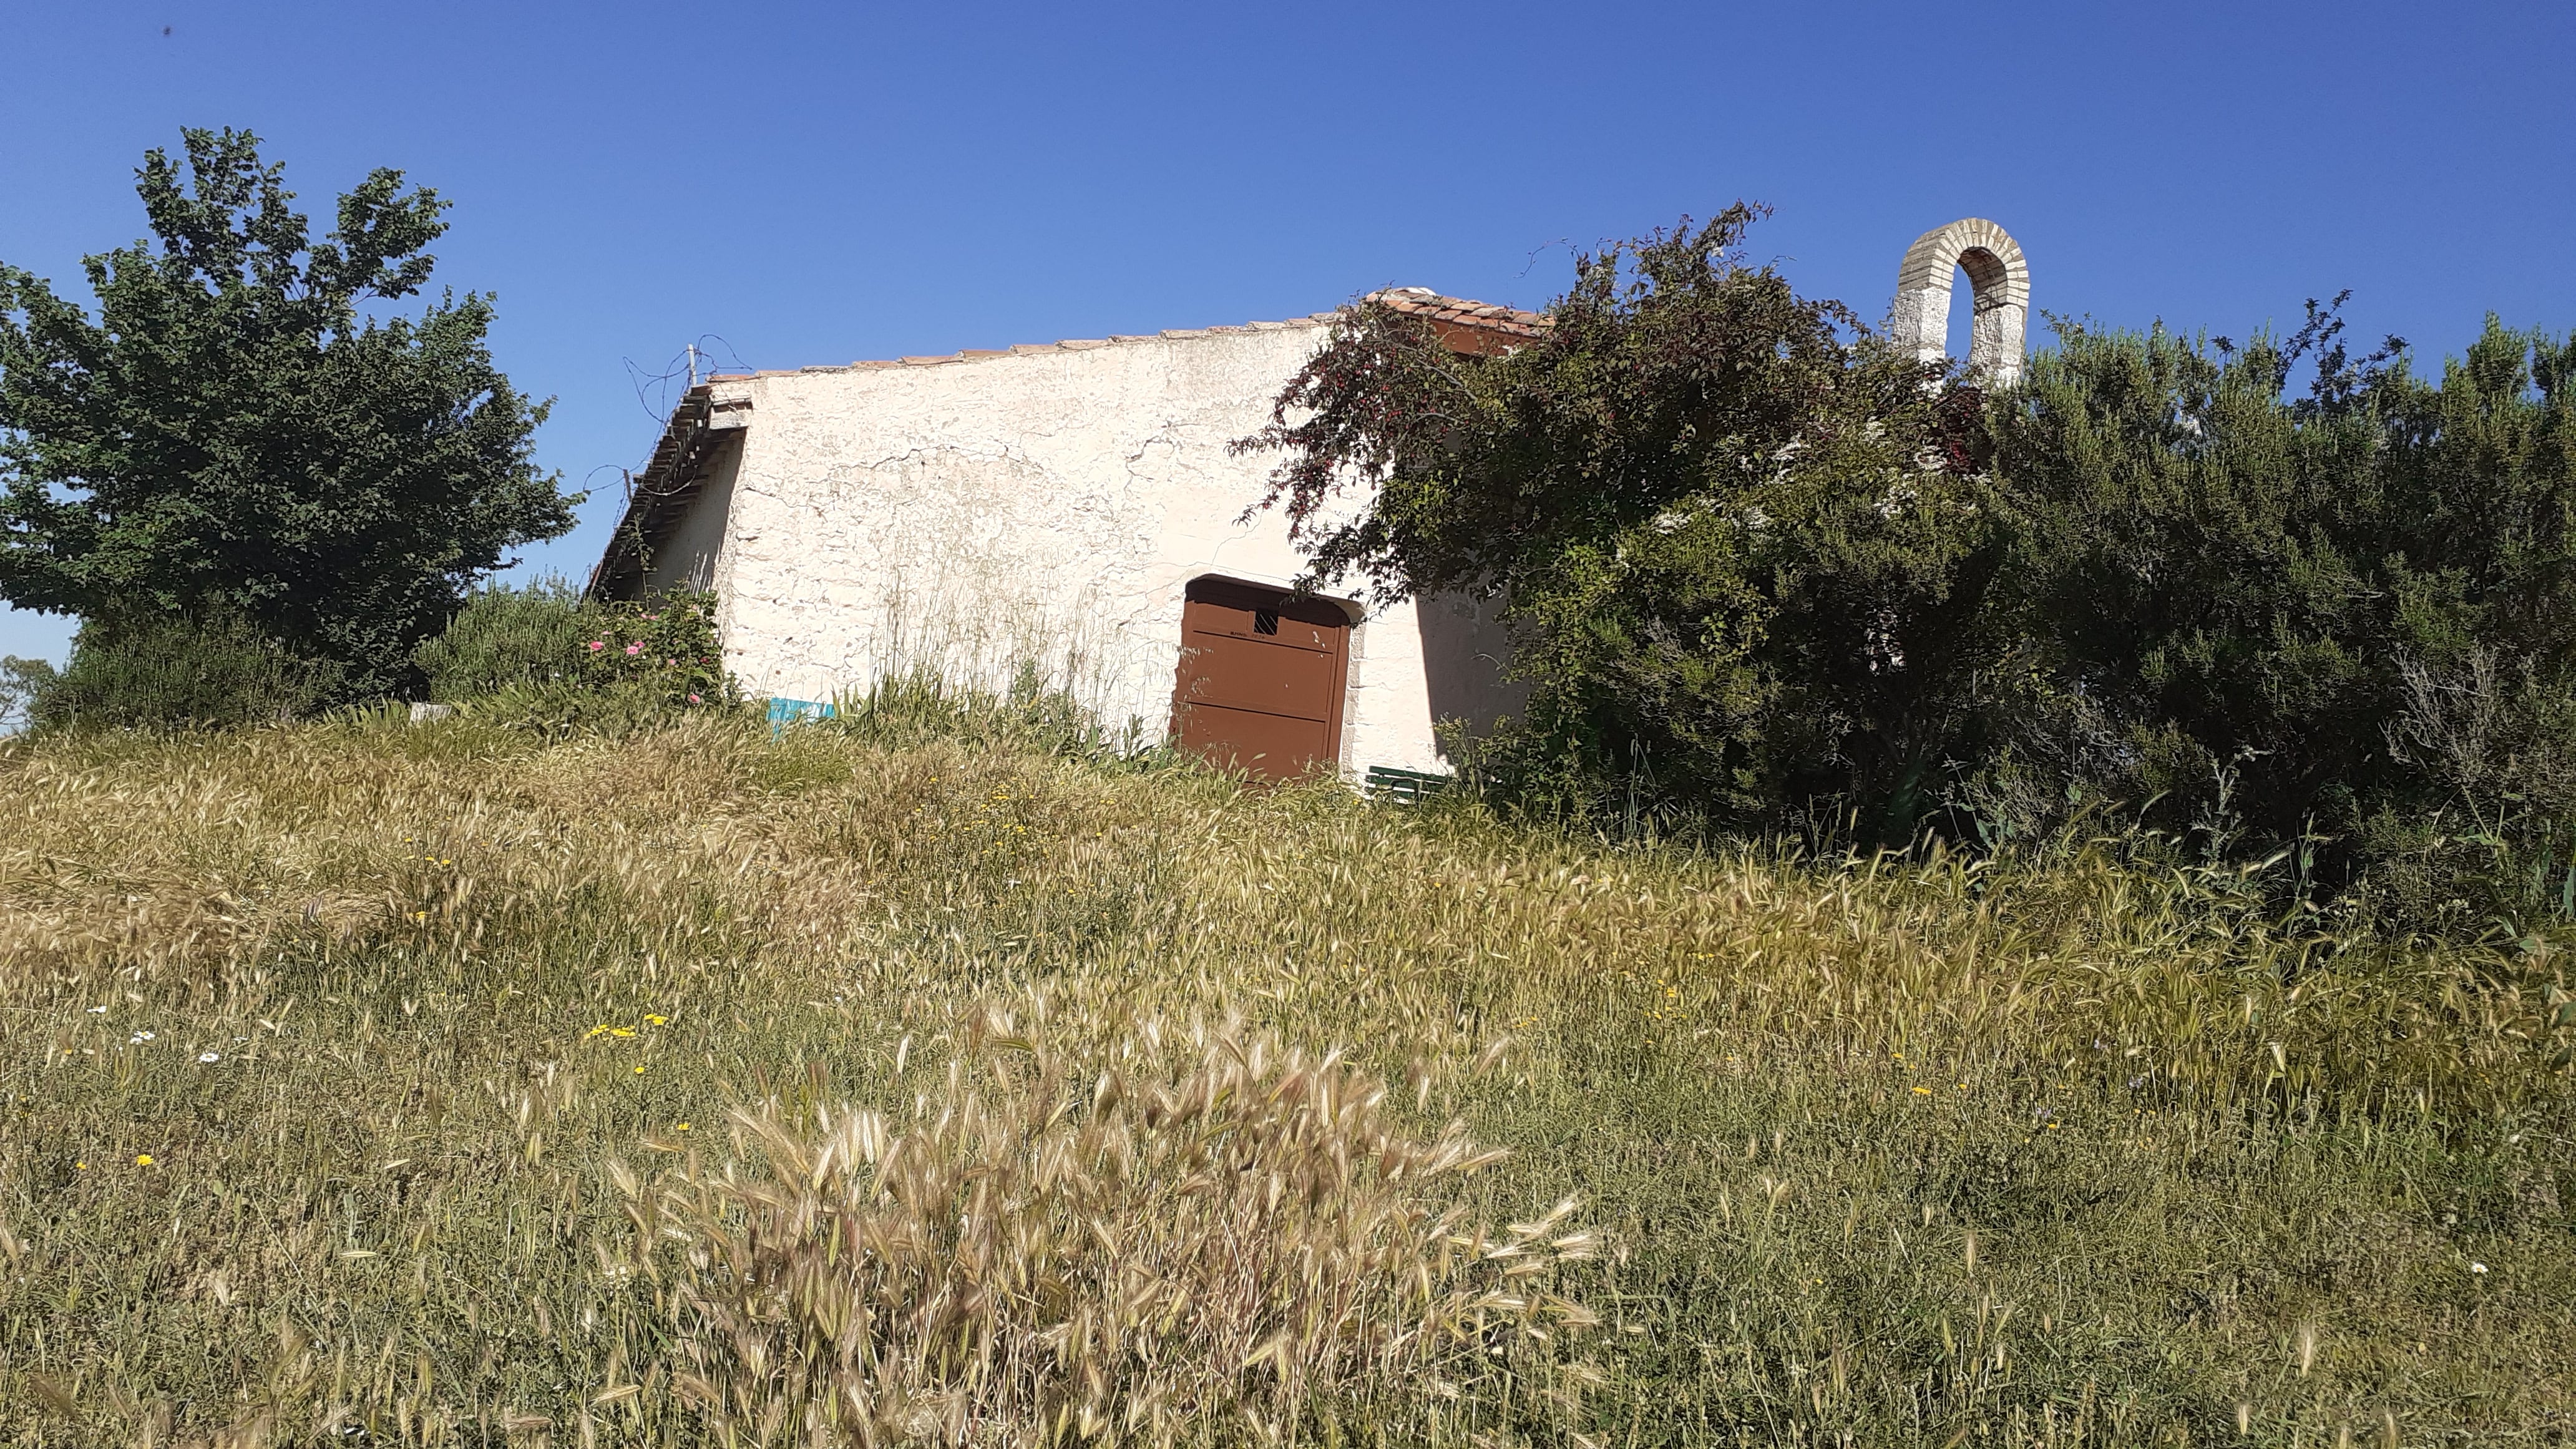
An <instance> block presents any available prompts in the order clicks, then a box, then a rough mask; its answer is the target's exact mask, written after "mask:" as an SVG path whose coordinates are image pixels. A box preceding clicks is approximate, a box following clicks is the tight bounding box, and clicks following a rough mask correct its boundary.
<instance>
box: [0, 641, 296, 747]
mask: <svg viewBox="0 0 2576 1449" xmlns="http://www.w3.org/2000/svg"><path fill="white" fill-rule="evenodd" d="M27 678H28V682H29V684H30V686H31V688H30V693H31V696H32V697H31V698H30V699H29V700H28V702H27V706H26V709H27V715H28V721H29V723H30V724H32V725H33V726H35V727H37V728H40V729H41V728H64V727H81V728H135V727H140V728H159V727H180V728H186V727H191V726H220V725H239V724H259V723H267V722H274V721H279V720H290V719H296V718H299V717H301V716H304V715H306V714H310V713H312V712H313V710H314V709H316V708H317V707H319V706H320V705H322V704H323V703H324V702H326V701H328V700H330V699H331V698H333V697H334V696H335V695H336V694H337V693H338V692H339V689H340V684H341V674H340V670H339V669H338V667H337V666H336V665H334V664H332V663H331V662H330V661H327V660H314V659H304V658H298V657H297V656H296V655H294V654H293V653H291V652H290V651H288V650H287V649H286V647H285V646H283V645H281V644H279V643H278V642H277V641H276V640H274V639H270V638H268V637H266V636H265V635H263V634H261V633H260V631H259V630H258V629H257V628H256V627H254V626H253V625H251V624H250V623H249V622H248V621H246V620H244V619H242V618H240V617H239V616H236V615H231V614H217V615H215V616H213V617H212V618H208V619H188V618H175V619H150V620H144V621H139V622H134V623H125V624H116V625H110V624H104V623H97V622H93V623H89V624H85V625H83V626H82V628H81V631H80V634H79V635H78V636H77V637H76V638H75V639H74V641H73V643H72V655H71V661H70V663H69V664H67V665H66V666H65V667H64V668H63V670H62V671H61V672H60V673H58V674H56V673H50V672H47V673H39V674H30V675H29V676H27Z"/></svg>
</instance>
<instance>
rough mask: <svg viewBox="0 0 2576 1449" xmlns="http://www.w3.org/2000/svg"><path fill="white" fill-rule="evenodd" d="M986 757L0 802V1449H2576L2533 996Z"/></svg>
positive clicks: (2568, 1162) (2347, 952) (34, 796)
mask: <svg viewBox="0 0 2576 1449" xmlns="http://www.w3.org/2000/svg"><path fill="white" fill-rule="evenodd" d="M1051 721H1052V716H1051V715H1050V714H1049V713H1048V711H1046V710H1045V709H1044V708H1042V707H1038V706H1036V705H1035V704H1034V703H1033V702H1023V703H1022V704H1021V705H1019V706H1014V707H1011V708H1006V709H994V708H989V707H986V708H961V706H960V704H959V702H957V701H953V700H946V699H942V698H940V697H938V696H936V695H935V694H931V693H928V692H926V691H922V690H918V689H912V690H893V691H886V692H884V693H882V694H880V695H879V696H878V697H877V698H875V699H874V700H872V701H869V702H866V704H865V706H864V707H860V708H854V709H852V710H851V711H849V712H848V714H847V715H846V716H845V718H844V719H842V720H839V721H835V722H832V723H828V724H816V725H809V726H801V727H797V728H793V729H789V730H787V731H785V732H783V733H779V734H773V733H772V731H770V730H769V729H767V728H765V727H764V726H763V725H761V724H760V723H759V722H757V721H754V720H750V719H748V718H745V717H743V716H742V715H739V714H731V713H722V712H703V713H699V714H697V715H694V716H685V717H681V718H678V719H676V720H673V721H671V722H669V723H666V724H664V725H662V726H660V727H658V728H654V729H649V730H638V731H633V732H629V733H626V734H623V735H620V736H615V737H610V736H603V735H599V734H595V733H581V734H578V735H576V736H575V737H572V738H568V739H567V738H560V737H558V736H556V735H552V734H542V733H532V732H529V731H526V730H519V729H511V728H505V727H502V726H501V725H500V724H497V723H495V722H493V721H491V720H490V719H488V718H487V717H485V716H481V715H474V714H469V715H466V716H463V717H460V718H458V719H455V720H450V721H447V722H444V723H440V724H436V725H430V726H421V727H412V728H402V727H397V726H395V725H393V724H391V723H390V722H385V723H379V722H375V721H372V720H369V719H358V718H352V719H350V720H347V721H345V722H342V723H336V724H327V725H306V726H298V727H293V728H286V729H274V728H272V729H260V730H241V731H233V732H229V733H224V734H219V735H212V736H198V737H179V736H171V735H167V734H156V733H140V732H138V733H121V734H102V733H56V734H51V735H40V736H37V737H33V738H29V739H21V740H15V741H10V742H6V743H0V960H5V961H6V962H8V963H9V970H8V972H7V973H6V975H5V977H0V1008H5V1009H0V1093H5V1097H0V1100H5V1102H6V1104H7V1116H6V1118H5V1124H6V1125H5V1127H0V1226H5V1229H6V1232H5V1234H0V1261H4V1262H5V1265H6V1266H5V1276H0V1344H5V1350H0V1425H5V1428H0V1436H5V1437H6V1439H7V1441H8V1442H14V1443H24V1444H45V1445H49V1446H51V1445H59V1444H67V1443H100V1444H125V1443H131V1442H137V1441H140V1440H146V1439H148V1440H150V1441H151V1442H157V1443H179V1442H204V1441H206V1440H208V1439H209V1438H210V1437H213V1436H217V1435H222V1436H225V1437H224V1440H223V1442H226V1443H232V1444H256V1443H281V1444H282V1443H301V1442H309V1441H313V1440H316V1439H321V1440H328V1441H330V1442H335V1443H337V1442H350V1441H354V1440H356V1439H358V1438H360V1437H362V1436H363V1437H364V1438H366V1439H367V1440H368V1441H369V1442H422V1443H439V1444H457V1443H466V1444H476V1443H492V1444H500V1443H505V1442H511V1443H521V1442H538V1441H541V1440H550V1441H551V1442H554V1443H558V1444H571V1443H586V1444H587V1443H675V1444H676V1443H701V1442H705V1443H714V1442H731V1443H741V1444H749V1443H760V1442H772V1443H804V1442H869V1441H870V1438H871V1435H873V1440H874V1442H881V1443H884V1442H906V1441H917V1442H928V1441H929V1440H931V1439H933V1438H936V1439H938V1440H939V1442H956V1438H955V1434H956V1433H957V1431H959V1430H960V1428H961V1426H962V1428H963V1432H964V1435H965V1438H966V1439H967V1440H969V1441H971V1442H1031V1441H1036V1440H1042V1439H1045V1438H1047V1437H1049V1436H1050V1435H1059V1436H1061V1437H1064V1438H1070V1437H1073V1436H1075V1435H1076V1434H1078V1433H1079V1432H1080V1430H1081V1429H1082V1427H1083V1426H1085V1425H1087V1424H1093V1423H1096V1422H1099V1421H1101V1420H1104V1419H1105V1420H1106V1421H1107V1422H1108V1424H1109V1428H1108V1429H1107V1430H1106V1431H1104V1432H1106V1433H1107V1434H1109V1435H1110V1436H1111V1437H1117V1436H1121V1435H1124V1436H1126V1437H1128V1438H1131V1439H1136V1440H1142V1441H1148V1442H1150V1441H1153V1440H1156V1439H1159V1438H1164V1437H1170V1438H1174V1439H1177V1440H1181V1441H1199V1442H1234V1441H1243V1442H1251V1441H1266V1440H1267V1439H1268V1438H1269V1437H1270V1435H1271V1434H1273V1433H1276V1434H1277V1435H1280V1436H1282V1437H1286V1438H1292V1439H1294V1440H1296V1441H1298V1442H1315V1443H1332V1442H1342V1443H1352V1442H1382V1443H1403V1444H1419V1443H1429V1444H1441V1443H1456V1444H1467V1443H1507V1442H1511V1443H1558V1444H1568V1445H1572V1444H1579V1443H1591V1444H1607V1443H1619V1444H1639V1445H1653V1444H1683V1443H1710V1442H1717V1443H1762V1444H1775V1443H1776V1444H1791V1443H1798V1444H1855V1445H1872V1446H1877V1445H1905V1444H1928V1445H1952V1444H1966V1443H1987V1444H2031V1445H2037V1444H2054V1445H2073V1444H2095V1445H2098V1444H2115V1443H2120V1444H2125V1443H2137V1444H2147V1443H2155V1444H2169V1443H2175V1442H2185V1441H2188V1442H2228V1443H2240V1442H2241V1443H2249V1444H2257V1445H2292V1444H2298V1445H2308V1446H2322V1445H2328V1444H2334V1443H2338V1442H2344V1441H2345V1440H2346V1439H2347V1438H2348V1439H2349V1440H2350V1441H2351V1442H2361V1443H2387V1442H2395V1443H2399V1444H2422V1443H2434V1442H2443V1443H2453V1442H2476V1443H2480V1444H2517V1443H2520V1444H2545V1443H2556V1442H2564V1440H2565V1439H2566V1438H2567V1437H2568V1436H2569V1435H2570V1434H2571V1433H2576V1387H2572V1386H2576V1356H2571V1349H2570V1345H2571V1344H2576V1307H2571V1305H2576V1260H2571V1258H2570V1257H2569V1254H2568V1253H2567V1244H2568V1242H2569V1240H2570V1233H2571V1229H2576V1220H2571V1215H2570V1214H2571V1204H2576V1139H2571V1135H2570V1133H2569V1131H2568V1129H2567V1123H2568V1121H2569V1120H2570V1111H2569V1109H2570V1107H2571V1106H2576V1101H2571V1087H2570V1079H2569V1075H2568V1073H2569V1053H2570V1050H2571V1047H2576V1000H2571V998H2570V997H2569V995H2568V991H2567V986H2568V983H2567V981H2566V978H2565V968H2564V961H2565V957H2564V955H2563V954H2561V946H2562V944H2563V943H2562V942H2561V941H2560V940H2559V939H2558V938H2556V937H2553V936H2551V935H2549V934H2547V933H2545V932H2544V933H2541V934H2537V935H2532V936H2528V937H2521V938H2507V937H2504V936H2500V935H2499V936H2494V937H2491V938H2488V939H2484V940H2476V939H2460V940H2455V941H2451V942H2431V943H2415V944H2406V943H2401V942H2394V941H2390V940H2386V939H2381V938H2376V937H2371V936H2367V935H2362V934H2358V933H2352V934H2343V935H2333V934H2327V933H2325V932H2322V931H2320V930H2318V929H2317V928H2316V926H2315V924H2314V918H2312V917H2306V916H2291V917H2287V918H2284V917H2281V916H2279V915H2277V914H2275V913H2274V912H2273V911H2272V910H2271V909H2270V908H2269V907H2267V906H2266V905H2265V900H2266V895H2267V893H2266V890H2265V889H2264V880H2263V875H2262V873H2261V872H2260V871H2254V870H2240V869H2238V868H2234V867H2225V868H2222V867H2215V866H2209V867H2201V868H2195V869H2184V870H2161V871H2140V870H2135V869H2132V868H2130V867H2128V866H2127V865H2125V864H2123V863H2122V862H2121V860H2120V858H2119V857H2120V855H2121V850H2120V848H2119V845H2118V842H2116V841H2097V840H2093V839H2089V838H2087V837H2086V836H2085V835H2083V834H2082V833H2080V832H2079V833H2075V834H2070V835H2067V836H2065V837H2063V838H2061V839H2059V840H2057V841H2056V842H2054V843H2053V844H2048V845H2046V846H2045V848H2036V847H2035V848H2033V849H2031V850H2029V851H2026V852H2023V853H2019V854H2013V855H2006V856H1998V857H1993V858H1988V859H1981V860H1970V859H1968V858H1965V857H1963V856H1961V855H1958V854H1954V853H1949V852H1944V851H1939V850H1933V851H1929V852H1927V853H1925V854H1923V855H1921V856H1919V857H1917V858H1913V859H1898V858H1894V857H1871V858H1863V859H1858V860H1853V861H1801V860H1796V859H1788V858H1781V857H1778V856H1775V855H1771V854H1766V853H1764V852H1762V851H1759V850H1755V849H1751V848H1743V849H1732V850H1728V851H1725V852H1721V853H1717V854H1701V855H1690V854H1684V853H1677V852H1673V851H1669V850H1610V849H1604V848H1601V847H1597V846H1590V845H1585V844H1582V843H1580V842H1578V841H1574V840H1569V839H1566V838H1562V837H1558V836H1553V835H1549V834H1545V833H1537V832H1532V831H1530V830H1527V829H1523V828H1518V827H1509V826H1504V825H1499V824H1496V823H1494V822H1493V821H1492V820H1491V819H1490V818H1488V817H1486V816H1484V815H1483V814H1481V813H1480V812H1479V811H1477V810H1476V809H1474V808H1472V807H1467V806H1461V805H1455V804H1450V805H1440V806H1433V807H1424V808H1423V809H1422V810H1419V811H1414V812H1406V811H1399V810H1394V809H1389V808H1382V807H1371V806H1366V805H1363V804H1361V803H1359V802H1357V801H1356V800H1354V799H1352V798H1351V797H1349V796H1348V795H1347V794H1345V793H1343V792H1340V791H1338V790H1336V789H1329V788H1316V789H1290V790H1280V791H1270V792H1259V791H1247V790H1244V789H1241V788H1239V787H1237V786H1236V785H1234V784H1231V783H1229V782H1227V781H1225V780H1222V779H1219V778H1216V777H1213V776H1210V775H1208V774H1206V773H1204V772H1202V771H1200V770H1197V769H1195V768H1185V767H1174V766H1166V765H1162V764H1158V763H1156V762H1154V761H1152V760H1150V759H1147V760H1130V761H1123V762H1122V761H1120V760H1117V759H1115V758H1108V757H1104V756H1101V755H1098V754H1095V753H1093V752H1091V751H1089V750H1088V749H1085V748H1082V747H1081V746H1080V741H1079V740H1078V739H1073V738H1070V737H1068V736H1066V735H1065V734H1064V733H1063V732H1062V731H1061V730H1059V729H1058V728H1057V727H1056V725H1055V723H1053V722H1051ZM961 739H966V740H971V743H964V744H961V743H959V742H958V741H959V740H961ZM1050 745H1070V746H1072V748H1070V749H1069V750H1068V749H1064V748H1050V747H1048V746H1050ZM2279 868H2285V867H2276V869H2279ZM1337 1047H1338V1048H1340V1049H1342V1054H1341V1056H1340V1057H1339V1058H1338V1059H1334V1060H1329V1061H1328V1060H1326V1059H1325V1056H1324V1054H1325V1053H1328V1052H1330V1051H1332V1050H1333V1049H1334V1048H1337ZM1374 1084H1383V1085H1384V1091H1383V1095H1380V1092H1379V1088H1378V1086H1376V1085H1374ZM1453 1122H1455V1123H1457V1124H1459V1125H1457V1126H1455V1127H1453V1126H1451V1125H1450V1124H1452V1123H1453ZM1470 1142H1472V1143H1474V1144H1478V1145H1481V1146H1483V1147H1489V1148H1495V1149H1503V1150H1507V1151H1508V1152H1509V1154H1510V1155H1509V1157H1508V1158H1506V1159H1505V1160H1503V1161H1501V1162H1499V1163H1493V1164H1489V1165H1486V1166H1485V1167H1484V1168H1483V1169H1482V1170H1480V1171H1476V1172H1473V1173H1462V1172H1459V1171H1454V1170H1453V1171H1452V1172H1450V1173H1447V1174H1443V1175H1436V1176H1435V1175H1431V1174H1429V1173H1428V1172H1427V1170H1426V1169H1427V1168H1428V1167H1429V1166H1430V1165H1431V1164H1432V1162H1434V1161H1438V1160H1443V1159H1444V1158H1445V1159H1446V1160H1449V1161H1451V1162H1452V1163H1453V1164H1454V1167H1455V1168H1458V1169H1463V1168H1465V1167H1467V1166H1468V1165H1470V1163H1471V1162H1472V1158H1471V1157H1468V1156H1466V1155H1465V1154H1467V1153H1468V1152H1469V1151H1470V1148H1469V1147H1468V1146H1467V1145H1466V1144H1468V1143H1470ZM1444 1144H1454V1146H1453V1145H1444ZM1426 1153H1427V1154H1429V1156H1428V1157H1425V1156H1422V1155H1421V1154H1426ZM1569 1198H1571V1199H1574V1200H1575V1206H1573V1207H1571V1208H1570V1209H1566V1210H1564V1211H1563V1212H1562V1214H1560V1213H1559V1205H1560V1204H1562V1203H1564V1202H1565V1201H1566V1200H1567V1199H1569ZM1452 1214H1454V1215H1455V1216H1454V1218H1450V1217H1448V1215H1452ZM1444 1218H1447V1219H1448V1221H1450V1222H1451V1223H1453V1224H1454V1226H1452V1227H1447V1228H1443V1227H1441V1226H1440V1224H1441V1223H1442V1222H1443V1220H1444ZM1514 1223H1519V1224H1522V1225H1523V1227H1521V1228H1513V1227H1511V1226H1510V1225H1511V1224H1514ZM1479 1224H1482V1225H1485V1226H1486V1227H1487V1229H1488V1230H1489V1231H1488V1236H1487V1237H1486V1238H1485V1239H1484V1240H1483V1242H1482V1245H1481V1246H1477V1242H1478V1240H1477V1236H1476V1226H1475V1225H1479ZM1586 1234H1591V1235H1593V1236H1589V1237H1587V1236H1584V1235H1586ZM1462 1238H1463V1239H1465V1240H1466V1241H1465V1243H1463V1244H1462V1243H1460V1242H1459V1239H1462ZM1516 1242H1517V1243H1519V1244H1521V1245H1522V1247H1521V1250H1520V1251H1517V1252H1515V1251H1512V1249H1513V1245H1514V1244H1515V1243H1516ZM1541 1244H1545V1245H1552V1246H1551V1247H1550V1248H1549V1249H1548V1250H1547V1251H1543V1252H1541V1251H1534V1250H1533V1249H1534V1248H1535V1247H1536V1245H1541ZM1498 1249H1499V1250H1502V1251H1499V1252H1498V1251H1496V1250H1498ZM1523 1263H1532V1264H1535V1265H1536V1266H1535V1268H1534V1269H1533V1271H1530V1272H1528V1273H1527V1274H1526V1275H1523V1274H1521V1273H1520V1272H1519V1266H1520V1265H1521V1264H1523ZM1416 1264H1418V1265H1420V1266H1421V1267H1422V1269H1423V1270H1424V1271H1427V1272H1428V1273H1429V1274H1430V1277H1429V1281H1428V1286H1427V1287H1425V1286H1424V1280H1423V1279H1422V1278H1420V1277H1416V1276H1414V1271H1415V1270H1414V1267H1413V1266H1412V1265H1416ZM1226 1265H1231V1266H1226ZM1221 1269H1222V1270H1221ZM1238 1270H1239V1271H1238ZM1451 1275H1455V1276H1451ZM1481 1275H1494V1276H1481ZM1497 1279H1499V1281H1497ZM1407 1284H1410V1285H1412V1286H1409V1287H1408V1286H1406V1285H1407ZM1484 1295H1493V1298H1492V1299H1490V1300H1488V1299H1485V1298H1484V1297H1483V1296H1484ZM1542 1295H1544V1296H1542ZM1500 1300H1508V1301H1500ZM1559 1302H1562V1303H1563V1304H1564V1305H1566V1307H1564V1308H1559V1307H1556V1306H1554V1305H1556V1304H1557V1303H1559ZM1593 1316H1597V1317H1598V1318H1599V1319H1600V1322H1599V1323H1598V1324H1597V1325H1592V1326H1587V1325H1586V1320H1588V1319H1589V1318H1591V1317H1593ZM1478 1322H1481V1323H1482V1325H1483V1331H1482V1332H1481V1333H1479V1332H1470V1333H1469V1334H1468V1335H1467V1336H1466V1337H1463V1338H1462V1337H1460V1336H1458V1334H1457V1332H1456V1330H1457V1329H1458V1328H1459V1327H1460V1326H1461V1325H1462V1324H1464V1325H1468V1326H1470V1327H1471V1328H1472V1326H1473V1325H1474V1324H1476V1323H1478ZM1530 1330H1537V1332H1532V1331H1530ZM1538 1333H1545V1334H1546V1335H1547V1336H1546V1337H1545V1338H1543V1339H1542V1338H1540V1337H1539V1336H1538ZM1246 1345H1249V1347H1247V1346H1246ZM1488 1350H1499V1351H1500V1353H1499V1355H1497V1354H1495V1353H1490V1352H1488ZM826 1391H830V1392H829V1393H828V1394H827V1393H826ZM816 1425H820V1426H822V1427H821V1428H819V1429H817V1428H815V1427H814V1426H816ZM1059 1425H1061V1428H1060V1429H1059V1427H1058V1426H1059ZM1265 1426H1266V1427H1265ZM728 1436H729V1437H728Z"/></svg>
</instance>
